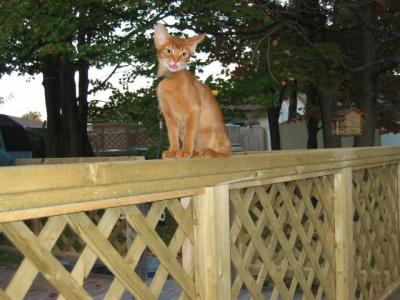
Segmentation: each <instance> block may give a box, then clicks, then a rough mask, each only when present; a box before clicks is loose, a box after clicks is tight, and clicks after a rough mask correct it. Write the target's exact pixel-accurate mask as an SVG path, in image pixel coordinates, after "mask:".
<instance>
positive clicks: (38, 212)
mask: <svg viewBox="0 0 400 300" xmlns="http://www.w3.org/2000/svg"><path fill="white" fill-rule="evenodd" d="M153 184H154V183H153ZM131 188H132V186H131ZM203 191H204V189H203V188H197V189H191V190H179V191H173V192H164V193H152V194H149V195H147V194H146V195H138V196H129V197H121V198H114V197H111V198H109V199H104V200H93V201H90V202H81V203H75V202H74V201H70V203H68V204H60V203H57V202H56V201H52V204H51V205H50V206H43V207H38V208H28V209H18V210H14V211H7V212H1V205H0V223H2V222H10V221H20V220H26V219H31V218H42V217H46V216H55V215H64V214H68V213H76V212H81V211H88V210H96V209H104V208H111V207H119V206H124V205H131V204H140V203H145V202H147V203H148V202H154V201H160V200H165V199H174V198H181V197H188V196H193V195H199V194H202V193H203ZM58 193H59V191H57V190H54V191H52V197H55V198H56V199H57V197H59V198H58V200H60V198H62V194H58ZM26 197H27V195H26V194H23V195H20V197H19V199H20V200H22V201H23V202H24V203H26V204H28V203H29V201H28V200H26ZM28 198H29V199H31V198H30V196H29V197H28ZM15 201H19V200H16V199H15ZM0 204H1V200H0Z"/></svg>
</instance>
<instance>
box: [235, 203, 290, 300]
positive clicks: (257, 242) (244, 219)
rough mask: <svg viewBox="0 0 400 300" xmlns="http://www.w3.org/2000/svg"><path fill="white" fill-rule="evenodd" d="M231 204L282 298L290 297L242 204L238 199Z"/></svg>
mask: <svg viewBox="0 0 400 300" xmlns="http://www.w3.org/2000/svg"><path fill="white" fill-rule="evenodd" d="M232 204H233V205H234V207H235V209H236V213H237V214H238V215H239V216H240V219H241V220H242V222H243V226H244V227H245V228H246V231H247V232H248V233H249V235H250V236H251V238H252V241H253V243H254V246H255V248H256V249H257V252H258V255H259V256H260V258H261V259H262V261H263V263H264V264H265V266H266V268H267V269H268V270H269V273H270V276H271V278H272V280H273V281H274V283H275V285H276V286H277V288H278V289H279V292H280V293H281V295H282V297H283V298H284V299H291V296H290V294H289V290H288V289H287V287H286V286H285V284H284V283H283V282H282V281H281V279H280V276H279V273H278V272H277V271H276V270H275V268H274V263H273V261H272V259H271V257H269V256H268V255H267V254H266V251H265V245H264V242H263V240H262V239H261V237H260V236H259V234H258V232H257V228H256V227H255V226H254V224H253V221H252V220H251V218H250V216H249V214H248V213H247V211H246V210H245V209H244V208H243V206H242V204H241V203H240V202H239V201H233V202H232Z"/></svg>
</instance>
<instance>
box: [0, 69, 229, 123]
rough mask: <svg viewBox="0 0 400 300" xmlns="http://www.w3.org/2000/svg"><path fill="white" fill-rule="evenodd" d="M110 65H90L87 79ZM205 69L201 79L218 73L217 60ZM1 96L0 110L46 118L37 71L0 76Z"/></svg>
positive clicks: (103, 75) (100, 96) (107, 71)
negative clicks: (33, 114) (37, 114)
mask: <svg viewBox="0 0 400 300" xmlns="http://www.w3.org/2000/svg"><path fill="white" fill-rule="evenodd" d="M112 69H113V68H112V67H108V68H104V69H101V70H98V69H94V68H92V69H90V72H89V76H90V79H100V80H104V79H105V78H106V77H107V76H108V75H109V74H110V72H111V70H112ZM203 71H204V73H202V74H201V75H199V77H200V79H201V80H205V79H206V78H207V77H208V76H209V75H210V74H219V73H220V71H221V65H220V64H219V63H218V62H213V63H211V64H210V65H208V66H206V67H205V68H204V70H203ZM121 76H122V71H121V72H119V73H118V72H117V73H116V74H115V75H114V76H113V77H112V78H111V80H110V81H111V82H112V83H113V84H114V85H115V86H118V79H119V78H120V77H121ZM145 84H148V79H146V78H143V77H142V78H138V79H137V80H136V81H135V83H133V84H132V86H131V87H130V88H131V89H132V90H134V89H136V88H139V87H141V86H143V85H145ZM110 95H111V92H110V91H102V92H98V93H96V94H92V95H90V96H89V101H90V100H94V99H95V100H101V101H107V100H108V97H109V96H110ZM0 97H2V98H3V100H4V103H2V104H0V114H6V115H11V116H14V117H21V116H23V115H24V114H26V113H28V112H31V111H32V112H39V113H40V114H41V116H42V120H46V118H47V114H46V104H45V97H44V89H43V86H42V75H41V74H39V75H37V76H35V77H29V76H18V75H17V74H15V73H13V74H11V75H4V76H3V77H1V78H0Z"/></svg>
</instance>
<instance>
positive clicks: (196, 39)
mask: <svg viewBox="0 0 400 300" xmlns="http://www.w3.org/2000/svg"><path fill="white" fill-rule="evenodd" d="M205 37H206V35H205V34H200V35H196V36H193V37H190V38H187V39H186V41H187V45H188V47H189V50H190V52H191V53H192V54H193V53H194V52H195V51H196V47H197V44H199V43H200V42H202V41H203V40H204V38H205Z"/></svg>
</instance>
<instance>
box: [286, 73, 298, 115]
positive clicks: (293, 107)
mask: <svg viewBox="0 0 400 300" xmlns="http://www.w3.org/2000/svg"><path fill="white" fill-rule="evenodd" d="M296 116H297V80H296V79H295V80H294V81H293V86H292V89H291V91H290V99H289V117H288V119H289V122H290V121H293V120H294V119H295V118H296Z"/></svg>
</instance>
